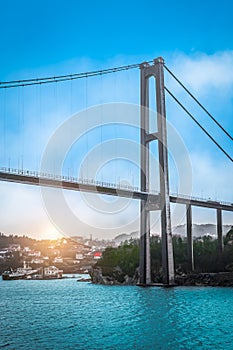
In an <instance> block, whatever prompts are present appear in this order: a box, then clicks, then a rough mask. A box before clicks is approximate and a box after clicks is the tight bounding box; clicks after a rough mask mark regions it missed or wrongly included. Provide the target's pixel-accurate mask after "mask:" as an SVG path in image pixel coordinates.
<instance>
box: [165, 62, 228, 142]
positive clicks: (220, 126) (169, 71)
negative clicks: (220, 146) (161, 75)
mask: <svg viewBox="0 0 233 350" xmlns="http://www.w3.org/2000/svg"><path fill="white" fill-rule="evenodd" d="M164 68H165V69H166V70H167V71H168V73H170V74H171V76H172V77H173V78H174V79H175V80H176V81H177V82H178V83H179V84H180V86H182V88H183V89H184V90H185V91H186V92H187V93H188V94H189V96H191V97H192V98H193V100H194V101H195V102H196V103H197V104H198V105H199V106H200V107H201V108H202V109H203V111H204V112H205V113H206V114H207V115H208V116H209V117H210V118H211V119H212V120H213V121H214V122H215V123H216V124H217V125H218V127H219V128H220V129H221V130H222V131H223V132H224V133H225V134H226V135H227V136H228V137H229V138H230V139H231V141H233V138H232V136H231V135H230V134H229V132H227V130H226V129H224V127H223V126H222V125H221V124H220V123H219V122H218V121H217V120H216V119H215V118H214V117H213V116H212V114H210V112H209V111H208V110H207V109H206V108H205V107H204V106H203V104H201V102H200V101H198V99H197V98H196V97H195V96H194V95H193V94H192V93H191V92H190V91H189V90H188V88H186V86H185V85H184V84H183V83H182V82H181V81H180V80H179V79H178V78H177V77H176V76H175V74H174V73H172V71H171V70H170V69H169V68H168V67H167V66H165V65H164Z"/></svg>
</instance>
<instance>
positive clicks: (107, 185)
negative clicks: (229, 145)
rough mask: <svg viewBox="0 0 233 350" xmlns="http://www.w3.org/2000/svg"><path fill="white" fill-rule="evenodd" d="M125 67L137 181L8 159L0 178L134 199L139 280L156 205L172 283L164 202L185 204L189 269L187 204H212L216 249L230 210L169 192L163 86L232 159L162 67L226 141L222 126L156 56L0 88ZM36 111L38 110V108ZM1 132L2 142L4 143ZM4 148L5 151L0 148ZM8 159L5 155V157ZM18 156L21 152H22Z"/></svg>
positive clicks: (144, 281)
mask: <svg viewBox="0 0 233 350" xmlns="http://www.w3.org/2000/svg"><path fill="white" fill-rule="evenodd" d="M131 69H139V70H140V125H138V128H139V130H140V155H139V156H140V157H139V158H140V174H139V180H140V183H139V185H138V186H137V185H135V184H133V185H131V184H127V185H125V184H121V183H114V182H113V181H107V180H96V179H93V178H91V177H92V175H90V176H91V177H86V178H85V177H83V176H81V177H75V176H72V175H71V174H68V175H63V174H61V173H56V172H53V173H52V172H48V171H44V170H43V171H32V170H30V169H25V167H24V166H23V164H21V166H20V165H19V162H18V167H12V166H11V164H10V161H9V164H8V166H2V167H1V168H0V181H7V182H15V183H21V184H28V185H33V186H43V187H51V188H62V189H66V190H73V191H82V192H88V193H93V194H104V195H110V196H118V197H125V198H130V199H135V200H139V201H140V284H141V285H145V286H146V285H151V262H150V228H151V227H150V226H151V225H150V213H151V212H153V211H160V217H161V237H162V264H163V278H164V284H165V285H169V286H172V285H173V284H174V278H175V271H174V258H173V248H172V228H171V210H170V203H178V204H182V205H184V206H185V208H186V230H187V247H188V248H187V249H188V251H187V253H188V263H189V269H190V271H192V270H193V269H194V258H193V237H192V208H193V207H202V208H210V209H215V210H216V220H217V236H218V246H219V252H220V253H221V252H222V251H223V230H222V212H223V211H228V212H232V211H233V203H230V202H229V203H228V202H225V201H218V200H211V199H210V198H208V199H204V198H198V197H193V196H187V195H182V194H179V193H170V188H169V166H168V147H167V119H166V108H165V107H166V106H165V92H167V93H168V94H169V95H170V96H171V97H172V98H173V99H174V100H175V102H176V103H177V104H178V105H179V106H180V107H181V108H182V109H183V110H184V111H185V113H186V114H188V115H189V117H191V119H192V120H193V121H194V122H195V123H196V124H197V125H198V127H200V128H201V129H202V131H203V132H204V133H205V134H206V135H207V136H208V137H209V138H210V140H211V141H212V142H213V143H214V144H215V146H216V147H217V148H218V149H219V150H220V152H222V153H223V154H224V156H226V157H227V158H228V160H229V161H231V162H232V157H231V155H230V154H229V153H228V152H227V151H226V150H225V149H224V148H223V147H222V146H221V145H220V144H219V143H218V142H217V141H216V140H215V138H214V137H213V136H212V135H211V134H210V133H209V132H208V131H207V130H206V129H205V128H204V127H203V126H202V125H201V124H200V122H198V120H197V119H196V118H195V117H194V115H193V114H191V113H190V112H189V111H188V110H187V108H186V107H185V106H184V105H183V104H182V103H181V102H180V101H179V100H178V99H177V98H176V96H175V95H174V94H173V93H172V92H171V91H170V90H169V89H168V88H167V87H166V86H165V84H164V70H166V72H168V74H170V76H171V77H172V78H173V79H175V80H176V81H177V82H178V83H179V84H180V86H181V87H182V88H183V89H184V90H185V92H186V93H188V94H189V95H190V96H191V98H192V99H193V100H194V101H195V102H196V103H197V104H198V105H199V106H200V107H201V108H202V109H203V110H204V112H205V113H206V114H207V115H208V116H209V117H210V118H211V119H212V121H213V122H214V123H215V124H216V125H217V126H218V127H219V128H220V129H221V131H222V132H223V133H224V134H225V135H226V136H227V137H228V138H229V139H230V140H231V141H232V137H231V135H230V134H229V133H228V132H227V131H226V130H225V129H224V128H223V126H222V125H221V124H220V123H219V122H218V121H217V120H216V119H215V118H214V117H213V116H212V115H211V114H210V113H209V112H208V111H207V109H205V107H204V106H203V105H202V104H201V103H200V102H199V101H198V100H197V99H196V98H195V96H194V95H193V94H191V93H190V92H189V90H188V89H187V88H186V87H185V86H184V84H182V82H181V81H180V80H179V79H178V78H177V77H176V76H175V75H174V74H173V73H172V71H171V70H170V69H169V68H168V67H166V65H165V64H164V60H163V59H162V58H157V59H155V60H153V61H149V62H145V63H141V64H134V65H128V66H121V67H116V68H111V69H106V70H101V71H92V72H85V73H78V74H70V75H61V76H55V77H47V78H36V79H25V80H14V81H7V82H2V83H0V89H2V90H4V91H6V90H7V89H15V88H25V87H27V86H39V87H40V86H41V85H43V84H52V83H59V82H64V81H71V82H72V81H74V80H77V79H83V78H88V77H94V76H101V77H102V76H104V75H109V74H113V73H116V72H119V71H120V72H121V71H129V70H131ZM151 78H154V80H155V96H153V98H154V99H155V102H156V111H155V112H156V113H155V114H156V119H157V120H156V126H157V130H153V131H151V128H150V102H151V101H150V96H151V92H150V84H149V81H150V79H151ZM41 113H42V112H41ZM22 119H23V117H22ZM5 137H6V136H4V141H3V143H4V144H6V140H5ZM152 142H153V143H157V154H158V162H159V171H158V178H159V189H158V190H157V191H155V190H153V189H151V188H150V183H151V172H150V144H151V143H152ZM4 152H6V151H5V150H4ZM57 152H58V153H59V149H58V150H57ZM8 159H9V158H8ZM22 159H23V156H22Z"/></svg>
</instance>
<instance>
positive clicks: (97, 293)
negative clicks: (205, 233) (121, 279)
mask: <svg viewBox="0 0 233 350" xmlns="http://www.w3.org/2000/svg"><path fill="white" fill-rule="evenodd" d="M232 292H233V289H231V288H208V287H207V288H201V287H200V288H197V287H195V288H191V287H189V288H188V287H186V288H185V287H182V288H181V287H179V288H174V289H162V288H147V289H143V288H139V287H131V286H129V287H127V286H124V287H121V286H100V285H92V284H90V283H82V282H77V281H76V279H63V280H53V281H1V282H0V295H1V299H0V315H1V316H0V317H1V328H0V348H6V349H17V350H18V349H36V350H37V349H84V350H85V349H232V344H233V333H232V323H231V321H232V314H233V293H232Z"/></svg>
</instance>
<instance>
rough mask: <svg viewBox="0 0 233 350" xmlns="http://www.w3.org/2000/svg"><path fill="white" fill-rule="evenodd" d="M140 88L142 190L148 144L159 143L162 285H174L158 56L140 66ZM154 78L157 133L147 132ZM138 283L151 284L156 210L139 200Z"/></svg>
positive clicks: (146, 181)
mask: <svg viewBox="0 0 233 350" xmlns="http://www.w3.org/2000/svg"><path fill="white" fill-rule="evenodd" d="M140 76H141V78H140V80H141V82H140V85H141V101H140V104H141V111H140V114H141V115H140V128H141V135H140V140H141V141H140V142H141V155H140V166H141V184H140V185H141V191H142V192H147V191H148V190H149V183H150V181H149V176H150V172H149V160H150V159H149V158H150V157H149V144H150V142H152V141H157V143H158V157H159V165H160V169H159V183H160V195H159V197H160V199H159V210H160V211H161V236H162V265H163V282H164V284H165V285H173V284H174V258H173V246H172V232H171V214H170V197H169V177H168V152H167V128H166V111H165V92H164V60H163V58H161V57H159V58H157V59H155V60H154V61H153V64H148V63H147V62H145V63H142V64H141V66H140ZM151 77H154V79H155V88H156V93H155V95H156V96H155V99H156V111H157V131H156V132H153V133H150V132H149V79H150V78H151ZM140 210H141V212H140V268H139V270H140V271H139V274H140V284H141V285H145V286H146V285H150V284H151V259H150V212H151V211H152V210H158V207H157V206H156V205H155V203H150V201H149V200H147V201H145V200H141V208H140Z"/></svg>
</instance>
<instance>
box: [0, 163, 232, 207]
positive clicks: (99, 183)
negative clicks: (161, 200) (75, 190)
mask: <svg viewBox="0 0 233 350" xmlns="http://www.w3.org/2000/svg"><path fill="white" fill-rule="evenodd" d="M0 172H3V173H7V174H13V175H23V176H28V177H35V178H41V179H50V180H57V181H67V182H73V183H77V184H80V185H93V186H101V187H106V188H111V189H112V188H114V189H118V190H127V191H130V192H140V193H141V192H142V191H140V189H139V188H138V187H137V186H131V185H125V184H122V183H117V184H116V183H112V182H108V181H99V180H94V179H85V178H76V177H73V176H67V175H58V174H51V173H46V172H39V171H32V170H25V169H15V168H8V167H0ZM146 193H150V194H159V192H158V191H155V190H150V191H147V192H146ZM171 196H173V197H177V198H183V199H185V200H189V201H190V200H194V201H201V202H206V203H208V202H209V203H214V204H222V205H233V203H230V202H226V201H221V200H215V201H213V200H211V198H208V199H207V198H201V197H195V196H188V195H183V194H180V193H171Z"/></svg>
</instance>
